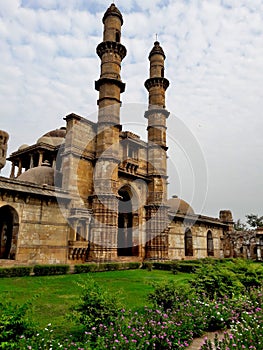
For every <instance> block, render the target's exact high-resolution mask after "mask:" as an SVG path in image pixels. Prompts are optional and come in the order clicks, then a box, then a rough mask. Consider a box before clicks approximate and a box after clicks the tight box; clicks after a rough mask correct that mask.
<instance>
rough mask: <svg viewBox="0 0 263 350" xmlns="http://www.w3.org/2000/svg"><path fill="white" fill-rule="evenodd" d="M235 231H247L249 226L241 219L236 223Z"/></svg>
mask: <svg viewBox="0 0 263 350" xmlns="http://www.w3.org/2000/svg"><path fill="white" fill-rule="evenodd" d="M234 229H235V230H236V231H246V230H247V225H246V224H243V222H241V220H240V219H238V220H237V222H235V223H234Z"/></svg>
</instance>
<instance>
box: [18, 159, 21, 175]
mask: <svg viewBox="0 0 263 350" xmlns="http://www.w3.org/2000/svg"><path fill="white" fill-rule="evenodd" d="M21 174H22V160H21V159H19V163H18V172H17V176H20V175H21Z"/></svg>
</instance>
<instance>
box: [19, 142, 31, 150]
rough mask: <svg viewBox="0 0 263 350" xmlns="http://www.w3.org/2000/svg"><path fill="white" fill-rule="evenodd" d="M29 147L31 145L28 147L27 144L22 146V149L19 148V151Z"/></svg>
mask: <svg viewBox="0 0 263 350" xmlns="http://www.w3.org/2000/svg"><path fill="white" fill-rule="evenodd" d="M27 147H29V145H27V144H26V143H24V144H23V145H21V146H20V147H18V151H22V150H23V149H25V148H27Z"/></svg>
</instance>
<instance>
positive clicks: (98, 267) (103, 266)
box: [74, 262, 141, 273]
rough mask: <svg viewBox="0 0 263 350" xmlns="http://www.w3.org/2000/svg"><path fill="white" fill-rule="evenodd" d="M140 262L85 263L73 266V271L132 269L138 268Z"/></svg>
mask: <svg viewBox="0 0 263 350" xmlns="http://www.w3.org/2000/svg"><path fill="white" fill-rule="evenodd" d="M140 266H141V263H139V262H130V263H104V264H95V263H87V264H80V265H75V266H74V273H89V272H102V271H117V270H134V269H139V268H140Z"/></svg>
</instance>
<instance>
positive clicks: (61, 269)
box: [33, 265, 69, 276]
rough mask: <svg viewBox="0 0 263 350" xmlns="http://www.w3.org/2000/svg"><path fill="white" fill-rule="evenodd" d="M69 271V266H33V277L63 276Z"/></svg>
mask: <svg viewBox="0 0 263 350" xmlns="http://www.w3.org/2000/svg"><path fill="white" fill-rule="evenodd" d="M68 271H69V265H35V266H34V269H33V272H34V274H35V276H51V275H65V274H67V273H68Z"/></svg>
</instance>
